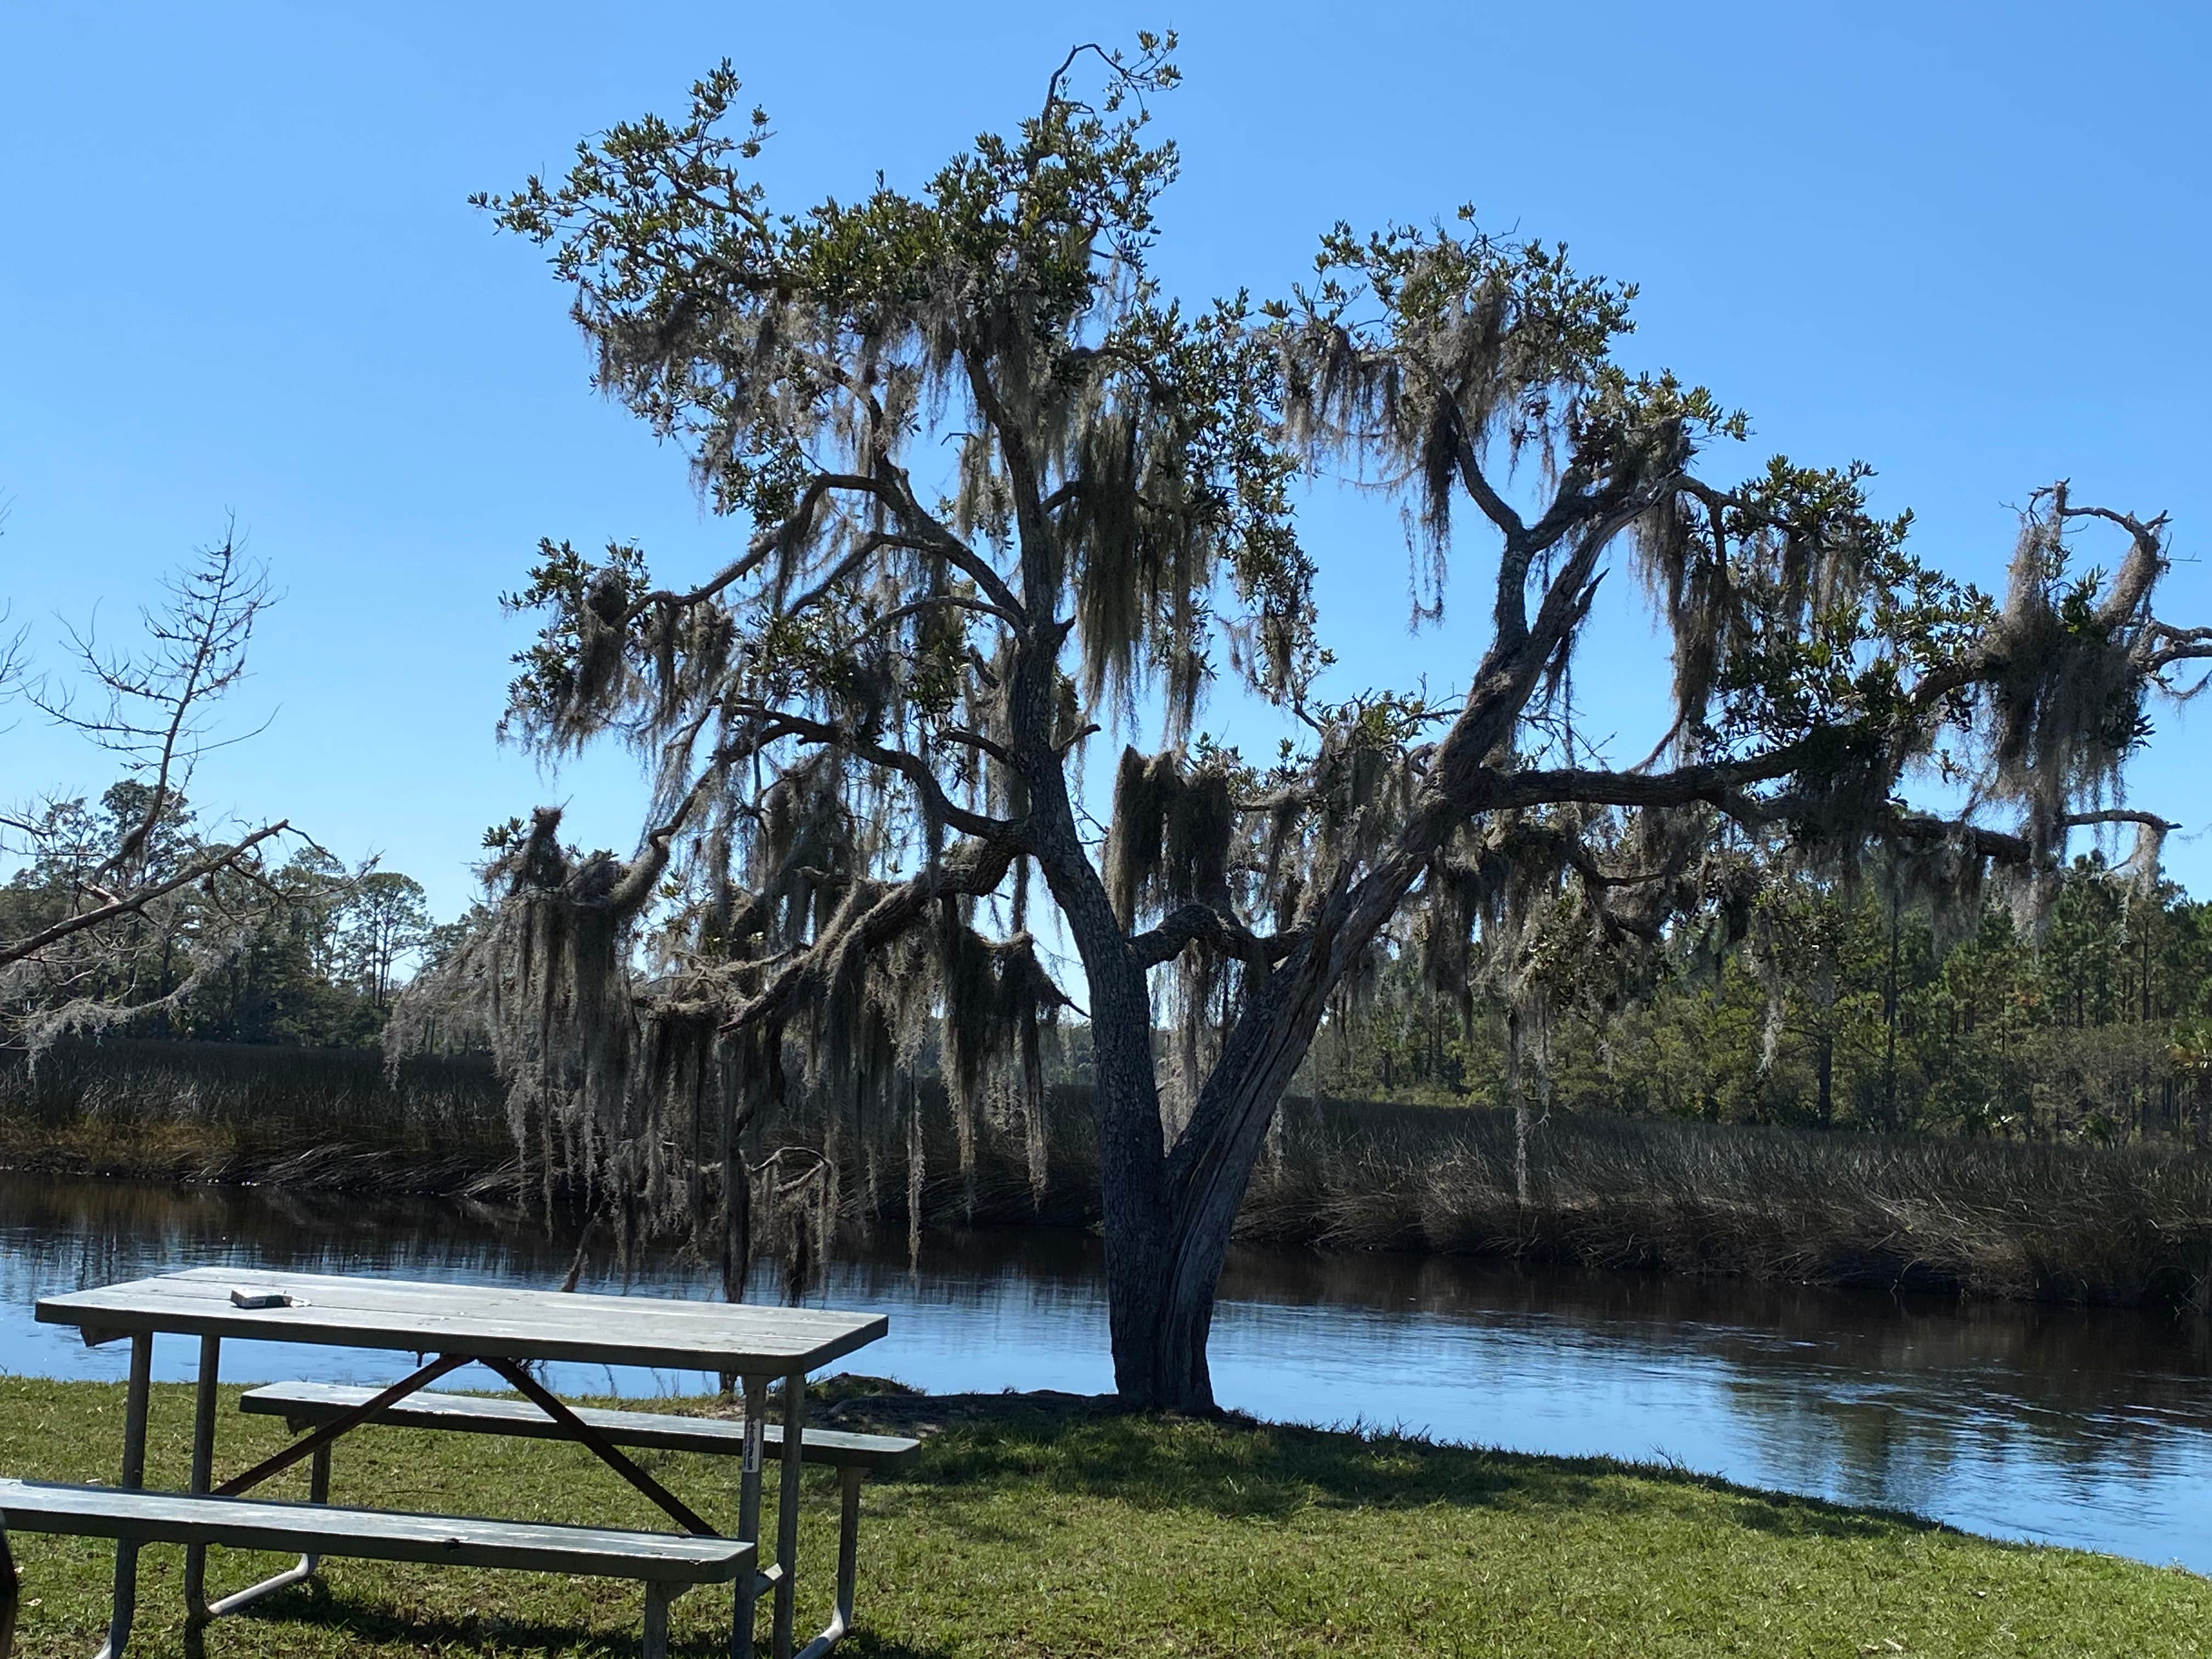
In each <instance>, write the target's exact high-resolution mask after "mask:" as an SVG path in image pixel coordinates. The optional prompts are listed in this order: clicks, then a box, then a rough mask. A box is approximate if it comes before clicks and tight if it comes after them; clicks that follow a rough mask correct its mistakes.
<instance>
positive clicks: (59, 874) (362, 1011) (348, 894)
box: [0, 780, 459, 1047]
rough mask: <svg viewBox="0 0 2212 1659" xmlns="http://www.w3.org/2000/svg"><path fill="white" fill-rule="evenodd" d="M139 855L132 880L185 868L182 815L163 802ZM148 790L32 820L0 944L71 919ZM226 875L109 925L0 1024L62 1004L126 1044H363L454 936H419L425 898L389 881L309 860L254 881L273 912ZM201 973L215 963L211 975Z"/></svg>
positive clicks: (327, 860) (27, 985)
mask: <svg viewBox="0 0 2212 1659" xmlns="http://www.w3.org/2000/svg"><path fill="white" fill-rule="evenodd" d="M168 799H169V804H168V805H167V808H166V809H165V810H164V811H162V812H161V815H160V817H159V818H158V821H157V822H156V823H155V829H154V831H153V834H152V835H151V836H150V837H149V839H148V842H147V843H146V846H145V850H144V854H143V856H144V861H145V868H144V871H143V880H144V881H145V882H147V883H149V884H160V883H161V881H163V880H164V879H165V878H167V877H168V876H169V875H170V874H171V872H175V871H179V870H188V869H189V868H191V864H192V860H194V859H195V857H196V856H197V854H200V853H201V852H202V851H203V850H204V848H205V847H206V845H207V843H208V837H207V836H206V835H204V832H203V831H202V829H201V827H200V825H199V823H198V822H197V817H196V815H195V813H194V812H193V810H192V808H191V803H189V802H188V801H186V800H185V799H183V798H182V797H181V796H176V795H172V796H171V797H169V798H168ZM147 802H148V789H147V786H146V785H145V784H143V783H141V782H138V781H132V780H125V781H123V782H121V783H118V784H116V785H115V786H113V787H112V788H110V789H109V790H107V791H106V793H105V794H103V795H101V796H100V799H99V800H98V801H97V802H92V801H86V800H61V801H55V802H51V803H48V804H47V805H46V807H45V809H44V811H43V812H42V815H41V817H40V824H39V834H38V836H37V837H36V841H35V847H34V850H33V854H32V856H30V857H28V858H27V859H26V860H25V861H24V862H23V863H22V865H21V866H20V867H19V868H17V869H16V870H15V872H14V873H13V874H12V875H11V876H10V877H9V879H8V880H7V881H6V882H5V883H0V939H21V938H27V937H29V936H30V935H32V934H34V933H37V932H39V930H40V929H41V928H43V927H47V926H49V925H51V924H52V923H53V922H55V921H58V920H60V919H62V918H63V917H64V916H67V915H70V914H71V913H72V907H73V906H75V905H76V904H78V903H80V902H82V882H83V880H84V879H85V872H87V871H88V870H92V869H96V868H98V867H99V866H100V863H101V862H102V860H105V859H106V858H107V857H109V856H110V855H112V854H113V853H114V851H115V849H116V848H117V846H118V842H120V841H121V840H122V839H123V838H124V837H125V836H126V835H128V834H130V833H131V831H132V829H134V827H135V826H136V825H137V823H138V821H139V819H140V817H141V816H142V815H143V813H144V812H145V811H146V808H147ZM245 881H246V878H245V877H244V876H242V875H240V873H238V872H225V873H223V874H222V876H221V877H219V878H209V879H207V880H206V881H204V882H197V883H192V884H187V885H186V886H185V887H184V888H182V889H180V890H179V891H177V892H176V893H174V894H173V895H171V896H169V897H168V898H167V899H166V900H165V901H164V902H162V903H161V904H160V905H158V906H152V907H149V908H146V909H144V910H143V911H141V912H139V913H137V914H133V915H128V916H125V917H123V918H120V919H119V920H118V921H115V922H114V923H113V924H112V925H111V926H110V927H108V928H107V929H106V930H105V931H104V932H103V933H102V934H101V938H102V939H103V941H104V943H105V945H106V949H105V950H104V951H103V952H102V954H101V955H100V957H99V959H98V962H97V964H96V967H95V968H94V969H93V970H92V971H90V972H88V973H87V974H84V975H76V976H71V977H70V978H68V979H66V980H64V981H62V982H60V983H59V984H54V983H51V982H49V981H44V980H40V979H38V978H36V977H33V978H29V979H26V980H23V981H21V982H20V983H17V984H15V985H14V986H12V987H9V988H8V989H7V990H6V991H5V992H4V994H0V996H4V1000H0V1025H5V1026H7V1027H9V1028H10V1029H15V1030H23V1029H30V1028H35V1027H36V1026H37V1025H38V1024H40V1016H41V1015H46V1016H48V1017H52V1016H54V1015H56V1014H57V1013H58V1012H60V1011H61V1010H63V1009H64V1006H75V1007H82V1008H84V1009H88V1010H91V1011H94V1012H95V1014H96V1020H97V1023H99V1024H107V1025H112V1029H116V1030H127V1031H129V1032H130V1033H131V1034H132V1035H134V1036H155V1037H189V1038H201V1039H206V1040H210V1041H214V1042H251V1043H263V1044H298V1045H332V1046H339V1047H347V1046H361V1045H369V1044H374V1042H376V1040H377V1036H378V1033H380V1031H381V1030H383V1029H384V1022H385V1018H386V1012H387V1011H388V1009H389V1007H390V1005H391V1000H392V994H393V993H394V991H395V990H397V988H398V986H399V985H400V984H401V983H402V982H404V980H405V979H406V978H407V976H408V975H409V973H410V971H411V970H412V969H414V968H415V967H416V966H418V965H419V964H420V963H422V962H424V961H426V960H433V959H435V957H437V955H438V954H439V953H440V952H441V951H445V950H448V949H450V948H452V946H453V943H454V942H455V940H456V939H457V938H458V936H459V935H458V928H457V927H456V926H454V925H453V924H447V926H445V927H435V926H433V925H432V922H431V919H430V913H429V909H428V904H427V902H426V900H425V898H424V895H423V891H422V884H420V883H418V882H416V880H415V879H414V878H412V877H411V876H407V875H403V874H402V873H400V872H398V871H396V870H380V869H359V870H349V869H347V868H346V867H345V866H343V865H341V864H339V863H338V862H337V860H335V859H333V858H332V857H331V856H330V854H327V853H325V852H323V851H322V850H321V849H320V848H315V847H312V846H310V847H307V848H302V849H301V850H300V851H298V852H297V853H295V854H294V855H293V856H292V857H291V858H289V860H286V861H285V862H284V863H283V865H281V866H275V867H274V868H272V869H270V870H269V871H268V872H266V875H265V877H264V878H263V879H262V880H261V881H260V882H259V883H258V884H257V887H256V894H257V896H265V894H266V891H267V890H269V889H270V888H271V887H273V888H274V889H276V890H281V891H282V892H283V895H284V896H285V902H283V903H281V904H275V905H270V904H266V903H259V902H257V903H252V904H247V903H241V902H240V892H239V891H238V889H239V887H240V884H241V883H243V882H245ZM210 964H212V965H210Z"/></svg>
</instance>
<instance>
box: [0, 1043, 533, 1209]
mask: <svg viewBox="0 0 2212 1659" xmlns="http://www.w3.org/2000/svg"><path fill="white" fill-rule="evenodd" d="M502 1098H503V1097H502V1094H501V1089H500V1086H499V1083H498V1079H495V1077H494V1076H493V1075H492V1072H491V1066H490V1064H489V1061H488V1060H482V1059H470V1058H459V1059H447V1058H425V1059H419V1060H408V1061H406V1062H405V1063H404V1064H403V1065H402V1066H401V1067H400V1068H399V1070H398V1073H395V1074H389V1075H388V1074H387V1073H386V1069H385V1065H384V1060H383V1057H382V1056H381V1055H380V1054H377V1053H376V1052H374V1050H369V1049H356V1048H276V1047H271V1046H268V1045H261V1044H248V1043H228V1042H151V1041H137V1040H127V1039H126V1040H118V1041H111V1042H102V1043H100V1044H97V1045H90V1044H87V1045H63V1046H61V1047H58V1048H54V1049H52V1050H51V1051H49V1052H48V1053H47V1054H44V1055H42V1056H41V1057H40V1060H39V1061H38V1063H37V1064H36V1065H35V1066H33V1064H31V1063H30V1061H29V1060H27V1058H26V1056H25V1055H24V1054H21V1052H20V1051H13V1050H9V1051H0V1158H5V1160H6V1161H7V1163H9V1164H10V1165H12V1166H14V1167H15V1168H19V1169H21V1168H28V1169H36V1170H46V1171H49V1172H52V1173H58V1174H77V1175H104V1176H123V1177H126V1178H131V1179H137V1180H167V1181H211V1182H263V1183H275V1184H283V1185H295V1186H305V1187H324V1188H360V1189H386V1190H407V1191H414V1192H468V1193H471V1194H477V1195H495V1194H497V1193H499V1192H500V1191H502V1190H505V1189H507V1188H511V1187H512V1186H513V1170H512V1165H513V1159H514V1151H513V1143H512V1141H511V1140H510V1139H508V1136H507V1117H506V1110H505V1107H504V1105H503V1103H502Z"/></svg>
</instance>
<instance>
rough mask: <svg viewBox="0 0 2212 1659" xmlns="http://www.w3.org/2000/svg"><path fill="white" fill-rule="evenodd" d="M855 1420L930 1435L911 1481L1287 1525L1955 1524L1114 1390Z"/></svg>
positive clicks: (883, 1409)
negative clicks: (1449, 1515) (1576, 1520)
mask: <svg viewBox="0 0 2212 1659" xmlns="http://www.w3.org/2000/svg"><path fill="white" fill-rule="evenodd" d="M836 1417H837V1419H838V1420H839V1422H840V1425H841V1426H844V1425H849V1426H854V1427H862V1426H867V1427H876V1428H881V1429H888V1430H895V1431H908V1432H911V1431H921V1432H923V1433H924V1434H925V1436H926V1438H925V1443H924V1447H923V1449H922V1452H921V1455H920V1457H919V1458H918V1459H917V1460H916V1462H915V1465H914V1466H913V1468H911V1470H910V1471H909V1472H908V1474H906V1475H905V1476H903V1477H902V1478H903V1479H904V1480H907V1481H909V1482H912V1483H915V1484H919V1485H922V1486H938V1487H945V1488H959V1487H963V1486H968V1487H979V1488H980V1487H987V1486H1021V1485H1024V1484H1026V1483H1036V1484H1039V1485H1041V1486H1043V1487H1045V1488H1046V1489H1048V1490H1049V1491H1053V1492H1066V1493H1079V1494H1081V1495H1083V1496H1085V1497H1090V1498H1105V1499H1111V1500H1115V1501H1118V1502H1121V1503H1126V1504H1133V1505H1134V1506H1136V1507H1138V1508H1140V1509H1163V1510H1164V1509H1178V1510H1205V1511H1209V1512H1212V1513H1213V1514H1216V1515H1219V1516H1225V1517H1230V1518H1238V1519H1252V1520H1265V1519H1273V1518H1279V1517H1281V1516H1286V1515H1289V1514H1291V1512H1293V1511H1294V1510H1302V1509H1306V1508H1310V1507H1313V1506H1323V1507H1341V1508H1347V1509H1367V1510H1394V1509H1395V1510H1404V1509H1419V1508H1427V1507H1431V1506H1433V1505H1437V1504H1448V1505H1452V1506H1455V1507H1460V1508H1467V1509H1510V1510H1522V1511H1526V1512H1527V1513H1528V1515H1529V1516H1531V1518H1532V1519H1533V1518H1536V1517H1539V1516H1541V1515H1542V1514H1544V1513H1545V1512H1547V1511H1570V1510H1571V1511H1575V1512H1579V1513H1584V1514H1588V1513H1600V1514H1613V1515H1621V1516H1628V1515H1634V1514H1638V1513H1644V1512H1649V1511H1650V1510H1654V1509H1656V1508H1659V1507H1662V1506H1665V1505H1668V1504H1674V1503H1680V1502H1686V1501H1690V1500H1691V1499H1692V1494H1694V1493H1705V1494H1711V1495H1716V1496H1718V1497H1721V1498H1724V1499H1727V1500H1729V1501H1727V1502H1726V1503H1725V1504H1723V1513H1724V1514H1725V1515H1726V1516H1727V1517H1728V1518H1729V1520H1730V1521H1732V1522H1734V1523H1735V1524H1736V1525H1738V1526H1741V1527H1743V1528H1747V1529H1749V1530H1753V1531H1758V1532H1762V1533H1765V1534H1771V1535H1776V1536H1782V1537H1820V1538H1832V1539H1873V1538H1879V1537H1883V1536H1890V1535H1895V1534H1900V1533H1923V1534H1925V1533H1939V1534H1940V1533H1945V1532H1950V1531H1953V1530H1954V1529H1953V1528H1947V1527H1944V1526H1943V1525H1942V1524H1941V1523H1940V1522H1934V1521H1930V1520H1928V1519H1927V1518H1926V1517H1924V1516H1915V1515H1909V1514H1905V1513H1902V1512H1898V1511H1887V1510H1856V1509H1849V1508H1845V1507H1844V1506H1842V1505H1840V1504H1830V1503H1826V1502H1824V1501H1822V1500H1820V1499H1818V1498H1802V1497H1797V1496H1794V1495H1791V1494H1787V1493H1781V1492H1764V1491H1760V1490H1759V1489H1757V1488H1753V1487H1747V1486H1735V1485H1733V1484H1731V1483H1729V1482H1728V1481H1724V1480H1718V1479H1716V1478H1714V1477H1712V1476H1709V1475H1701V1474H1693V1473H1692V1472H1691V1471H1689V1470H1686V1469H1684V1468H1680V1467H1678V1466H1673V1465H1665V1464H1644V1463H1628V1462H1620V1461H1617V1460H1615V1459H1612V1458H1603V1457H1582V1458H1565V1457H1541V1456H1537V1455H1532V1454H1528V1453H1520V1452H1506V1451H1495V1450H1488V1449H1481V1448H1478V1447H1470V1446H1460V1445H1452V1444H1447V1443H1437V1442H1435V1441H1432V1440H1429V1439H1427V1438H1425V1437H1422V1436H1419V1435H1412V1434H1405V1433H1400V1432H1395V1431H1360V1432H1353V1431H1341V1430H1328V1429H1313V1428H1304V1427H1299V1426H1296V1425H1285V1424H1273V1423H1260V1422H1256V1421H1255V1420H1253V1419H1249V1418H1245V1417H1241V1416H1236V1415H1224V1416H1221V1417H1218V1418H1210V1419H1190V1418H1174V1417H1158V1416H1144V1415H1137V1414H1133V1413H1122V1412H1121V1411H1119V1410H1118V1409H1116V1407H1115V1404H1114V1402H1113V1401H1112V1400H1111V1399H1110V1398H1109V1397H1088V1396H1079V1395H1035V1396H1032V1395H969V1396H958V1395H954V1396H937V1397H922V1398H918V1399H917V1398H899V1399H895V1400H884V1401H866V1400H854V1401H850V1402H848V1404H847V1405H846V1406H845V1407H842V1409H840V1410H839V1411H838V1412H837V1413H836Z"/></svg>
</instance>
